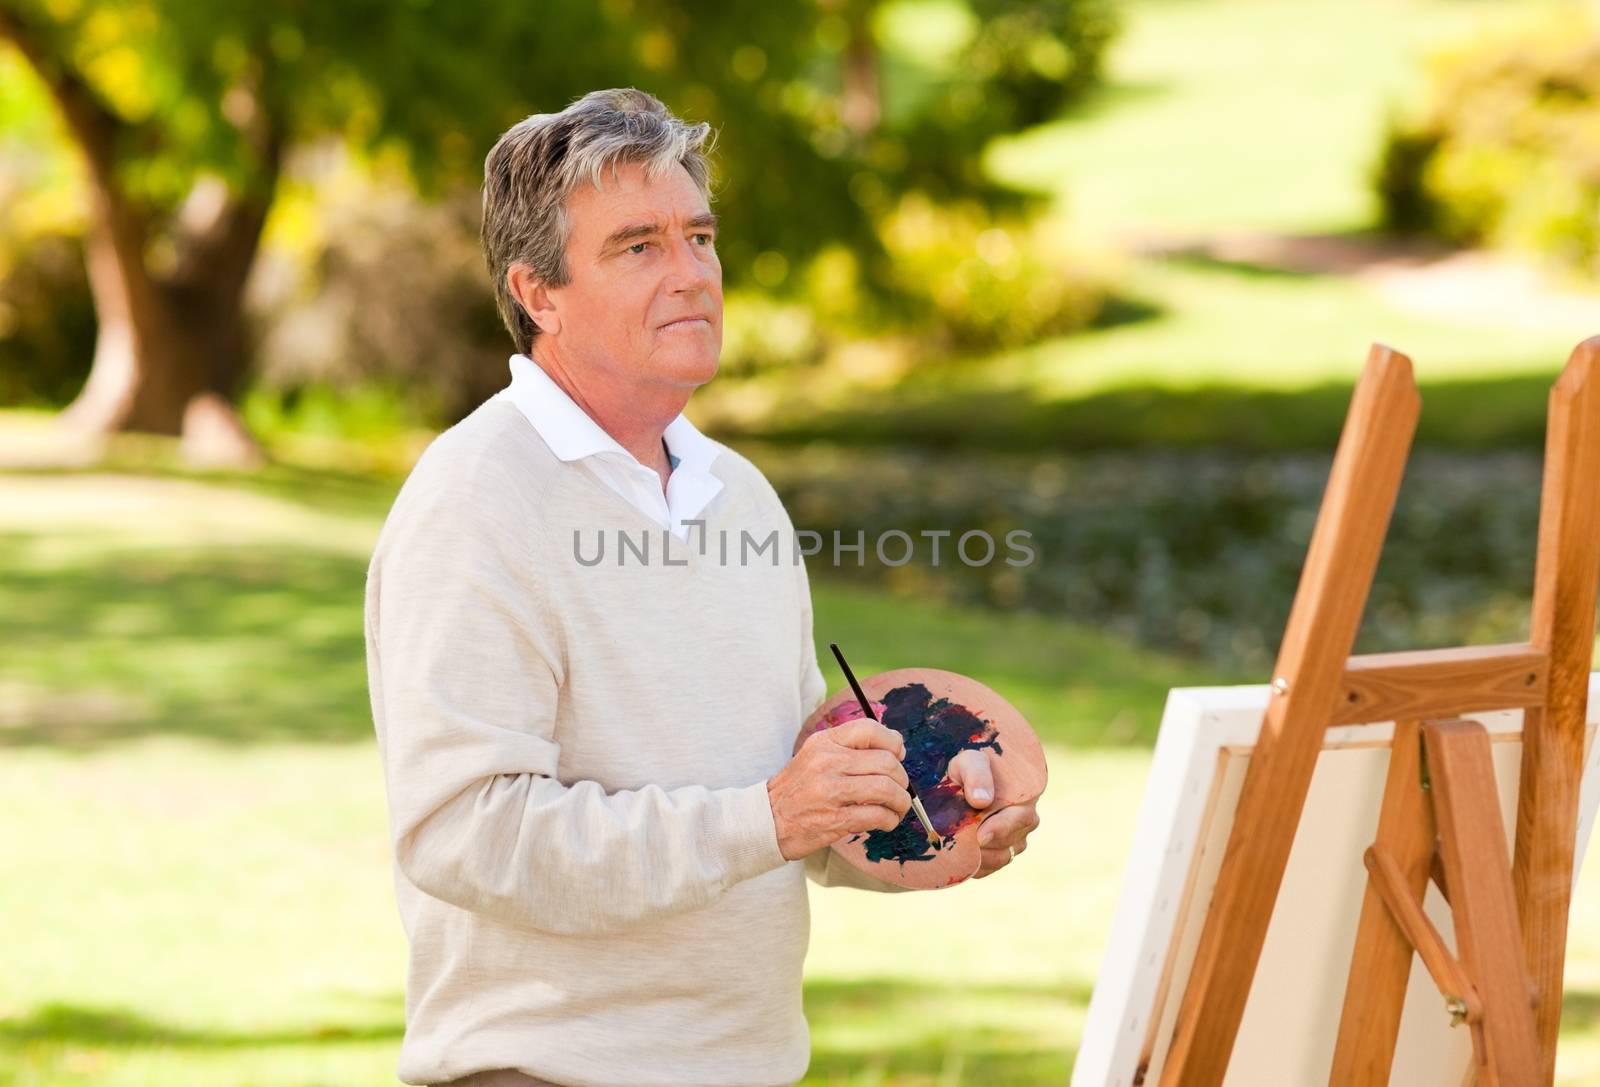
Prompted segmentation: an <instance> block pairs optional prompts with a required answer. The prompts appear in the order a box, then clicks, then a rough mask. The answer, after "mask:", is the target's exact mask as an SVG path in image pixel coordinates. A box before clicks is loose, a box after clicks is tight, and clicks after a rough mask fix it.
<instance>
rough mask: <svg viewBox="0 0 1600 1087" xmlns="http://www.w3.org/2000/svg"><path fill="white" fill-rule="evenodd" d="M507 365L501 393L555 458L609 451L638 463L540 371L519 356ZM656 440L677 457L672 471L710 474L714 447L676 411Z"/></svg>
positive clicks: (578, 457) (529, 361)
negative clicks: (506, 382)
mask: <svg viewBox="0 0 1600 1087" xmlns="http://www.w3.org/2000/svg"><path fill="white" fill-rule="evenodd" d="M510 365H511V384H510V385H508V386H507V387H506V388H505V389H504V390H503V395H504V396H505V397H506V398H507V399H509V400H510V401H511V402H512V403H513V404H515V405H516V406H517V408H519V409H520V410H521V411H522V414H523V415H525V416H527V418H528V422H530V423H532V424H533V426H534V429H535V430H537V431H538V432H539V436H540V437H541V438H543V439H544V441H545V444H546V445H548V446H549V447H550V451H551V452H553V453H554V454H555V455H556V456H557V457H559V458H561V459H562V460H564V461H575V460H579V459H581V458H583V457H591V456H595V455H597V454H601V453H613V454H619V455H621V456H624V457H626V458H628V460H629V461H631V462H632V463H634V464H639V459H638V458H637V457H635V456H634V455H633V454H632V453H630V452H628V450H626V449H624V448H623V446H622V443H621V442H619V441H617V440H616V439H615V438H613V437H612V436H611V435H610V434H608V433H606V431H605V428H604V427H602V426H601V425H600V424H599V423H597V422H595V421H594V418H593V417H592V416H590V414H589V413H588V412H586V411H584V410H583V409H582V408H580V407H579V406H578V404H577V402H576V401H575V400H573V399H572V397H571V396H569V395H567V391H566V390H565V389H563V388H562V387H561V386H560V385H557V384H556V382H555V379H554V378H552V377H551V376H550V375H549V374H548V373H546V372H545V369H544V367H542V366H540V365H539V364H538V363H537V362H534V361H533V360H532V359H531V358H529V357H528V356H527V355H523V354H516V355H512V356H511V363H510ZM662 437H664V438H665V439H666V443H667V452H668V453H669V454H670V455H672V456H674V457H677V458H678V463H677V464H676V465H674V467H673V472H674V473H677V472H684V471H687V472H690V473H693V474H696V475H703V474H708V473H709V472H710V468H711V462H712V461H714V460H716V458H717V453H718V449H717V443H716V442H714V441H712V440H711V439H710V438H707V437H706V436H705V435H704V434H702V433H700V431H699V429H698V428H697V427H696V426H695V425H694V424H693V423H691V422H690V421H689V418H688V416H686V415H684V414H683V413H682V412H679V413H678V415H677V417H676V418H674V419H673V420H672V422H670V423H668V424H667V426H666V429H665V430H664V431H663V433H662ZM640 467H644V468H648V467H649V466H648V465H640Z"/></svg>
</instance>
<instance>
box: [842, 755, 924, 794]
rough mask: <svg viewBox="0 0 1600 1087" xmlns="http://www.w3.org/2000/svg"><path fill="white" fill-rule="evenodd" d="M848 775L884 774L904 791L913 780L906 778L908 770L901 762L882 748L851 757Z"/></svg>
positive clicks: (846, 769)
mask: <svg viewBox="0 0 1600 1087" xmlns="http://www.w3.org/2000/svg"><path fill="white" fill-rule="evenodd" d="M844 772H845V773H847V774H882V775H883V776H884V777H886V778H892V779H894V780H895V781H896V782H897V783H899V785H900V788H902V789H904V788H905V787H906V786H907V785H910V784H911V779H910V778H908V777H907V776H906V768H905V767H904V766H902V765H901V764H900V760H899V759H897V758H895V757H894V753H893V752H891V751H885V750H883V749H882V748H873V749H872V750H870V751H861V752H857V753H855V754H853V755H851V756H850V762H849V763H848V764H847V765H846V766H845V770H844Z"/></svg>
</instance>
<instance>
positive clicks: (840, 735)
mask: <svg viewBox="0 0 1600 1087" xmlns="http://www.w3.org/2000/svg"><path fill="white" fill-rule="evenodd" d="M905 757H906V745H905V741H904V740H903V739H901V737H900V734H899V733H898V732H896V731H895V730H894V729H892V728H887V727H885V726H884V725H882V724H879V723H878V722H877V721H874V720H872V719H870V718H867V717H863V718H860V719H858V720H855V721H849V722H847V723H845V724H842V725H835V726H834V727H833V728H825V729H822V730H820V731H818V732H816V733H814V734H812V735H811V736H809V737H807V739H806V742H805V743H804V744H802V745H801V746H800V750H799V751H797V752H795V756H794V758H792V759H790V760H789V762H788V765H786V766H785V767H784V768H783V769H782V770H780V771H778V773H777V774H775V775H774V776H773V777H772V778H771V779H770V780H769V781H768V782H767V799H768V800H770V801H771V803H772V819H773V822H774V823H776V824H777V828H778V848H779V850H781V851H782V853H783V855H784V858H785V859H787V860H791V861H792V860H796V859H798V858H800V857H805V856H809V855H810V854H812V853H815V852H816V851H817V850H819V849H822V848H824V847H826V846H830V845H832V844H833V843H834V842H837V841H838V840H839V839H840V838H843V837H845V836H846V835H848V834H861V833H864V832H866V831H869V830H893V829H894V828H895V827H897V826H899V825H900V821H901V820H902V819H904V818H905V815H906V812H907V811H908V810H909V809H910V807H911V794H910V793H908V792H906V786H907V785H908V784H909V781H908V780H907V778H906V770H905V767H904V766H902V765H900V763H901V761H902V760H903V759H904V758H905Z"/></svg>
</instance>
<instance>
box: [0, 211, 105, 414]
mask: <svg viewBox="0 0 1600 1087" xmlns="http://www.w3.org/2000/svg"><path fill="white" fill-rule="evenodd" d="M12 241H13V242H15V241H16V240H15V239H12ZM7 254H10V255H9V256H8V255H7ZM97 327H98V326H97V323H96V321H95V315H94V301H93V299H92V298H91V297H90V295H89V280H88V276H87V274H86V273H85V271H84V265H83V242H82V239H80V238H78V237H75V236H70V235H65V234H47V235H44V236H42V237H34V238H29V239H27V241H26V243H25V244H23V243H20V242H18V243H17V244H16V246H15V248H13V246H12V245H11V244H7V243H6V242H5V240H4V239H0V404H9V405H16V406H27V407H35V406H36V407H64V406H65V405H66V404H68V403H69V402H70V401H71V400H72V398H73V397H74V396H76V395H77V394H78V390H79V389H81V388H83V383H84V381H85V379H87V378H88V376H89V364H90V362H91V360H92V359H93V358H94V341H95V330H96V328H97Z"/></svg>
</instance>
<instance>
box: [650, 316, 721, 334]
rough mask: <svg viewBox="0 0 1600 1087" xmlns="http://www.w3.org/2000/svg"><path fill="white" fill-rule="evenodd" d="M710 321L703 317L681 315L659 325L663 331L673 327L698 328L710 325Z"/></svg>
mask: <svg viewBox="0 0 1600 1087" xmlns="http://www.w3.org/2000/svg"><path fill="white" fill-rule="evenodd" d="M710 325H711V322H710V321H709V320H707V319H706V318H704V317H681V318H679V319H678V320H676V321H669V322H667V323H666V324H664V325H662V326H661V330H662V331H663V332H665V331H667V330H668V329H673V328H698V327H701V326H706V327H710Z"/></svg>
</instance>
